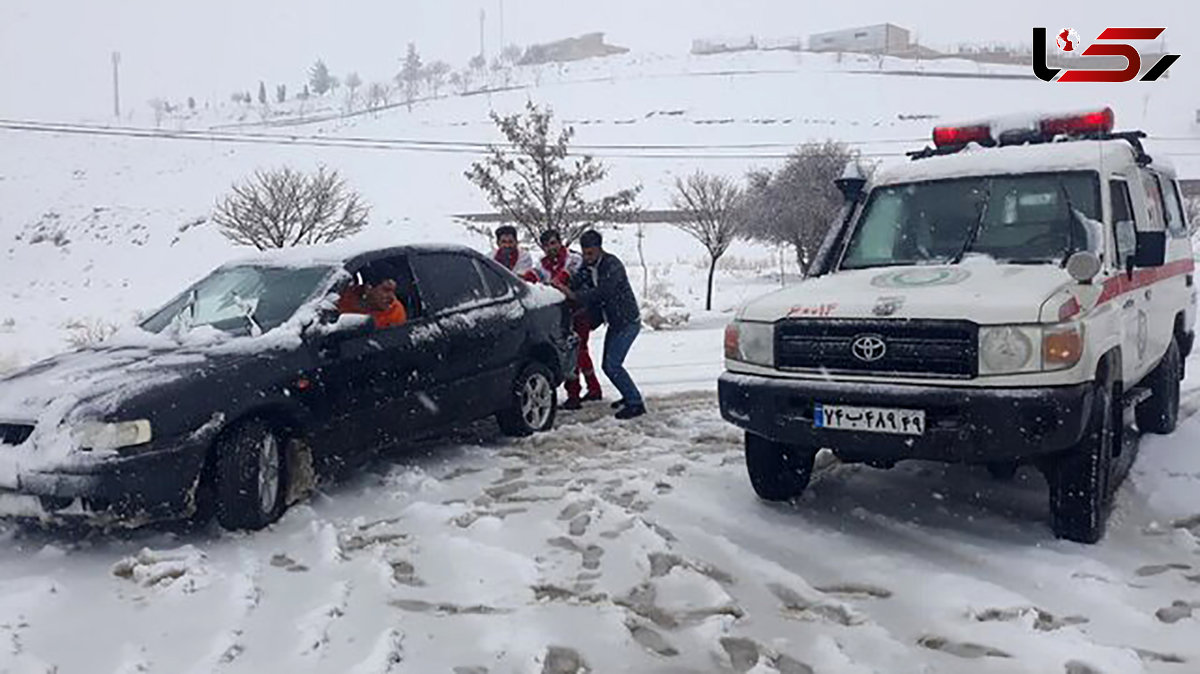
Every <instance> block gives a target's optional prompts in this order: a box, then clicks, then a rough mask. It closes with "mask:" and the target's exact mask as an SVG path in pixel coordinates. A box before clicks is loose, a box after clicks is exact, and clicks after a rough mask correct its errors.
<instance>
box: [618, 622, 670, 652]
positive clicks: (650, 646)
mask: <svg viewBox="0 0 1200 674" xmlns="http://www.w3.org/2000/svg"><path fill="white" fill-rule="evenodd" d="M625 627H626V628H627V629H628V630H629V635H630V636H631V637H633V640H634V641H635V642H637V643H638V645H640V646H641V647H642V648H645V649H646V650H648V651H650V652H651V653H654V654H655V655H661V656H663V657H664V658H673V657H675V656H676V655H679V649H677V648H675V647H674V646H672V645H671V644H670V643H669V642H667V640H666V638H665V637H663V635H662V634H660V633H659V632H658V631H657V630H655V629H653V628H650V627H647V626H645V625H639V624H637V623H634V622H627V623H625Z"/></svg>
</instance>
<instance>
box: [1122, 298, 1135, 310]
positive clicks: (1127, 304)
mask: <svg viewBox="0 0 1200 674" xmlns="http://www.w3.org/2000/svg"><path fill="white" fill-rule="evenodd" d="M1124 306H1125V308H1126V309H1132V308H1133V298H1132V297H1131V298H1129V299H1127V300H1125V305H1124Z"/></svg>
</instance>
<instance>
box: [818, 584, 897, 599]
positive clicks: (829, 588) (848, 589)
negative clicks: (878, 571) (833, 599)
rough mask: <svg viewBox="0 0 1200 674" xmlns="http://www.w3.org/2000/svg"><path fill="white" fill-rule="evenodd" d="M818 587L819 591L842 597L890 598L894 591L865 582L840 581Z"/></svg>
mask: <svg viewBox="0 0 1200 674" xmlns="http://www.w3.org/2000/svg"><path fill="white" fill-rule="evenodd" d="M816 589H817V591H818V592H823V593H825V594H832V595H836V596H841V597H854V598H870V599H890V598H891V596H892V591H891V590H889V589H887V588H883V587H879V586H878V585H867V584H863V583H838V584H836V585H824V586H822V587H818V588H816Z"/></svg>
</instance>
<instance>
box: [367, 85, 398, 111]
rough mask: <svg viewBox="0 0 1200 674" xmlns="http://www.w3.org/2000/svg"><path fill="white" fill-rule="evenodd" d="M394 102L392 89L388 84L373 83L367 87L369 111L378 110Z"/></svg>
mask: <svg viewBox="0 0 1200 674" xmlns="http://www.w3.org/2000/svg"><path fill="white" fill-rule="evenodd" d="M391 102H392V87H391V86H390V85H389V84H387V83H386V82H372V83H371V86H369V87H367V109H368V110H377V109H379V108H382V107H385V106H387V105H390V104H391Z"/></svg>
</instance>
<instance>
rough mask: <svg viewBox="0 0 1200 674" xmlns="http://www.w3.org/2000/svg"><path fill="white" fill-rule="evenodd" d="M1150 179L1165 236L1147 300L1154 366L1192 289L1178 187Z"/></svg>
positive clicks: (1157, 178) (1162, 178)
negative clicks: (1158, 201)
mask: <svg viewBox="0 0 1200 674" xmlns="http://www.w3.org/2000/svg"><path fill="white" fill-rule="evenodd" d="M1154 179H1155V185H1156V187H1157V192H1158V196H1159V198H1160V199H1161V200H1162V210H1161V212H1162V214H1163V220H1164V226H1165V228H1166V232H1167V255H1166V264H1165V265H1164V266H1163V268H1162V269H1161V270H1160V272H1159V274H1158V277H1157V278H1156V279H1155V282H1154V284H1153V288H1152V289H1153V292H1152V294H1151V298H1150V303H1151V307H1152V310H1153V311H1152V315H1153V316H1154V317H1155V320H1154V321H1153V322H1152V323H1151V326H1150V351H1151V356H1152V358H1153V360H1154V362H1156V363H1157V362H1158V361H1159V360H1161V359H1162V356H1163V355H1164V354H1165V353H1166V352H1167V346H1168V345H1169V344H1170V342H1171V339H1172V338H1173V337H1174V332H1175V317H1176V316H1177V315H1178V314H1179V313H1180V312H1184V311H1186V308H1187V307H1188V306H1189V304H1190V303H1191V294H1192V288H1191V287H1189V286H1188V280H1187V276H1188V273H1189V270H1190V269H1192V268H1193V267H1194V263H1193V262H1192V250H1191V246H1190V245H1189V242H1188V239H1189V237H1190V234H1189V232H1188V226H1187V221H1186V218H1185V217H1184V215H1183V204H1182V202H1181V200H1180V198H1179V190H1178V187H1177V185H1176V184H1175V181H1174V180H1173V179H1172V178H1171V177H1170V176H1167V175H1164V174H1162V173H1158V172H1154Z"/></svg>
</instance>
